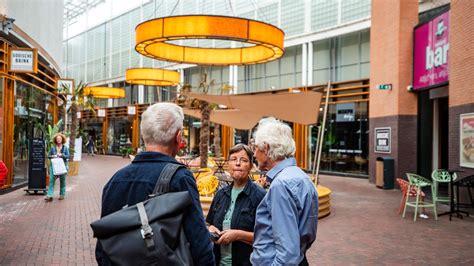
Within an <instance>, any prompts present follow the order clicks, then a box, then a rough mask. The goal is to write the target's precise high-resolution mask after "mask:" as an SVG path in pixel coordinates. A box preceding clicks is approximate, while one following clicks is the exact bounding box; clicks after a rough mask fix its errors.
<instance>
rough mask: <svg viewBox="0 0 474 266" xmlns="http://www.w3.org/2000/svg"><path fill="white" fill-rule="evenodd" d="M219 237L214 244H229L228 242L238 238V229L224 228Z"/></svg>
mask: <svg viewBox="0 0 474 266" xmlns="http://www.w3.org/2000/svg"><path fill="white" fill-rule="evenodd" d="M220 235H221V237H220V238H219V240H217V242H216V244H219V245H229V244H230V243H232V242H234V241H236V240H238V236H239V230H232V229H230V230H224V231H222V232H221V233H220Z"/></svg>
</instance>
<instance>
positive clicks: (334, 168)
mask: <svg viewBox="0 0 474 266" xmlns="http://www.w3.org/2000/svg"><path fill="white" fill-rule="evenodd" d="M322 117H323V112H320V121H322ZM368 130H369V124H368V103H367V102H361V103H355V102H354V103H343V104H333V105H329V109H328V117H327V121H326V128H325V133H324V141H323V146H322V153H321V165H320V171H322V172H333V173H343V174H353V175H363V176H365V175H368V160H367V159H368V146H369V145H368V139H369V133H368V132H369V131H368ZM317 135H318V128H317V127H316V126H312V127H311V128H310V141H309V144H308V145H309V150H310V151H311V157H310V160H311V161H310V165H311V167H313V166H312V164H313V159H312V158H314V157H313V156H314V154H315V149H316V143H317Z"/></svg>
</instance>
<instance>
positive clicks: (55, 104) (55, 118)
mask: <svg viewBox="0 0 474 266" xmlns="http://www.w3.org/2000/svg"><path fill="white" fill-rule="evenodd" d="M52 102H53V125H56V123H57V122H58V98H57V97H54V100H53V101H52Z"/></svg>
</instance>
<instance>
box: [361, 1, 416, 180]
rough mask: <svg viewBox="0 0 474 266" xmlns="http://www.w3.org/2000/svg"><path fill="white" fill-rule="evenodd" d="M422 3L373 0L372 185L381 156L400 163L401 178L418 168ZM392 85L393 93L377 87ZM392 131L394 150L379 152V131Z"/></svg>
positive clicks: (371, 61)
mask: <svg viewBox="0 0 474 266" xmlns="http://www.w3.org/2000/svg"><path fill="white" fill-rule="evenodd" d="M417 23H418V0H404V1H397V0H386V1H385V0H384V1H382V0H372V25H371V32H370V36H371V37H370V38H371V40H370V102H369V124H370V131H369V181H371V182H373V181H374V180H375V161H376V158H377V157H379V156H389V157H392V158H394V159H395V177H399V176H402V175H404V174H405V173H406V172H413V171H415V170H416V166H417V164H416V154H417V153H416V149H417V148H416V130H417V127H416V125H417V124H416V121H417V120H416V118H417V117H416V114H417V95H416V94H415V93H412V92H408V91H407V89H406V88H407V86H408V85H410V84H411V83H412V60H413V29H414V27H415V26H416V24H417ZM379 84H392V86H393V89H392V90H391V91H382V90H378V89H377V85H379ZM376 127H390V128H391V129H392V130H391V132H392V138H391V141H392V151H391V153H390V154H382V153H375V152H374V139H375V136H374V128H376Z"/></svg>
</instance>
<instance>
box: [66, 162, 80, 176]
mask: <svg viewBox="0 0 474 266" xmlns="http://www.w3.org/2000/svg"><path fill="white" fill-rule="evenodd" d="M77 175H79V162H69V172H68V176H77Z"/></svg>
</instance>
